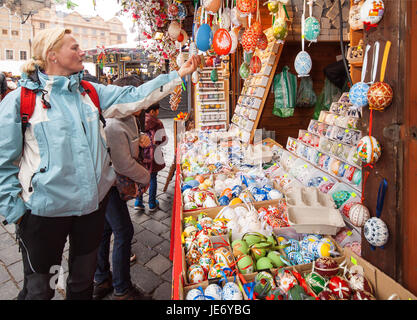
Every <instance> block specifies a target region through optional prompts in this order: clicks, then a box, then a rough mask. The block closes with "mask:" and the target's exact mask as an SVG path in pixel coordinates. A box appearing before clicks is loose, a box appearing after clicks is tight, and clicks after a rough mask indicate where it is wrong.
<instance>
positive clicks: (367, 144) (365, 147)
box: [356, 136, 381, 164]
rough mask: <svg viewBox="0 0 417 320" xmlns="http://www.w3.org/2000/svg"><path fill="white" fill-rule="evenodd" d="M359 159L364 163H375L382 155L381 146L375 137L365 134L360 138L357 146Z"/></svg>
mask: <svg viewBox="0 0 417 320" xmlns="http://www.w3.org/2000/svg"><path fill="white" fill-rule="evenodd" d="M356 150H357V152H358V157H359V159H360V160H361V161H362V162H364V163H370V164H373V163H375V162H377V161H378V159H379V157H380V156H381V146H380V144H379V142H378V140H376V139H375V138H374V137H372V136H365V137H363V138H362V139H361V140H359V143H358V146H357V149H356Z"/></svg>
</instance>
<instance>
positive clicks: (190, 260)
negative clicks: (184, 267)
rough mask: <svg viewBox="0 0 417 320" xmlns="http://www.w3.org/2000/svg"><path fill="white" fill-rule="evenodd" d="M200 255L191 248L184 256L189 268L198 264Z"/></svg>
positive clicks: (196, 250)
mask: <svg viewBox="0 0 417 320" xmlns="http://www.w3.org/2000/svg"><path fill="white" fill-rule="evenodd" d="M200 257H201V253H200V251H199V250H198V249H195V248H192V249H190V250H189V251H188V252H187V254H186V255H185V260H186V261H187V264H188V265H189V266H191V265H193V264H196V263H198V261H199V260H200Z"/></svg>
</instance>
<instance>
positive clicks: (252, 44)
mask: <svg viewBox="0 0 417 320" xmlns="http://www.w3.org/2000/svg"><path fill="white" fill-rule="evenodd" d="M257 40H258V35H257V34H255V32H254V31H253V29H251V28H247V29H246V30H245V32H243V34H242V38H241V40H240V42H241V44H242V47H243V49H244V50H245V51H248V52H253V51H254V50H255V49H256V42H257Z"/></svg>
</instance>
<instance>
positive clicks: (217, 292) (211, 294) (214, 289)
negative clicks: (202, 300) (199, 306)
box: [204, 283, 222, 300]
mask: <svg viewBox="0 0 417 320" xmlns="http://www.w3.org/2000/svg"><path fill="white" fill-rule="evenodd" d="M204 295H205V296H206V299H209V300H222V288H220V286H219V285H217V284H215V283H212V284H209V285H208V286H207V288H206V289H205V290H204Z"/></svg>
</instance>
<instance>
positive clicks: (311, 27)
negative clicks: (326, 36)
mask: <svg viewBox="0 0 417 320" xmlns="http://www.w3.org/2000/svg"><path fill="white" fill-rule="evenodd" d="M319 34H320V22H319V21H318V20H317V19H316V18H314V17H308V18H307V19H306V20H305V29H304V36H305V39H306V40H308V41H316V40H317V38H318V36H319Z"/></svg>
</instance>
